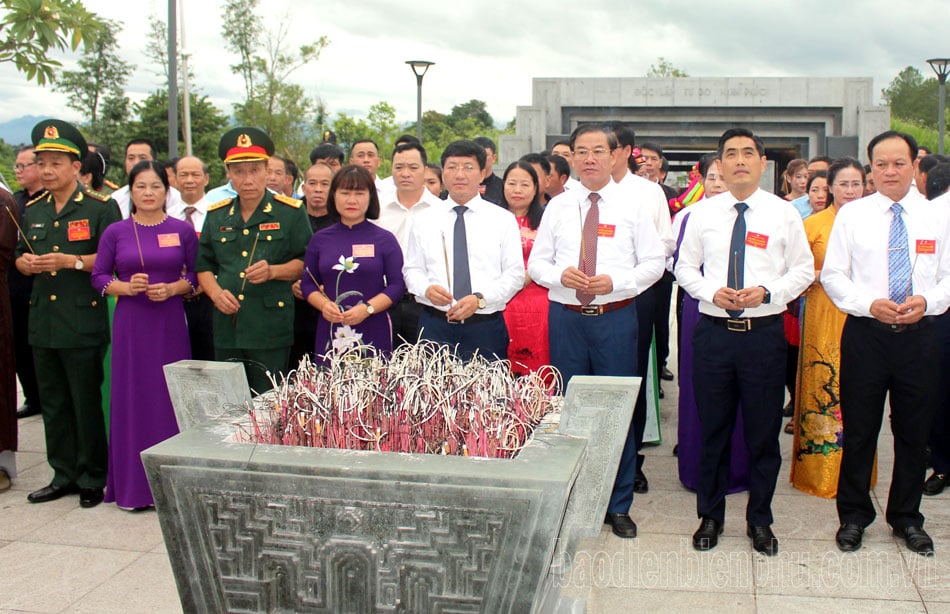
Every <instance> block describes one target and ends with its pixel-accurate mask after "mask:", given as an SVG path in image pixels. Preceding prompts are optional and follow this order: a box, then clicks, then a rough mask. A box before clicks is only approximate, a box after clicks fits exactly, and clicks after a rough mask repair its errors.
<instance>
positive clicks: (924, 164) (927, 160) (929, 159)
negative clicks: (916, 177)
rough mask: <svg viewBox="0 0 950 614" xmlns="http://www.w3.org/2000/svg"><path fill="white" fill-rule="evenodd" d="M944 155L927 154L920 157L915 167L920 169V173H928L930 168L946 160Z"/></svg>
mask: <svg viewBox="0 0 950 614" xmlns="http://www.w3.org/2000/svg"><path fill="white" fill-rule="evenodd" d="M947 161H948V160H947V157H946V156H941V155H940V154H928V155H926V156H924V157H923V158H921V159H920V162H918V163H917V168H918V169H920V172H921V173H929V172H930V169H932V168H933V167H935V166H937V165H938V164H942V163H944V162H947Z"/></svg>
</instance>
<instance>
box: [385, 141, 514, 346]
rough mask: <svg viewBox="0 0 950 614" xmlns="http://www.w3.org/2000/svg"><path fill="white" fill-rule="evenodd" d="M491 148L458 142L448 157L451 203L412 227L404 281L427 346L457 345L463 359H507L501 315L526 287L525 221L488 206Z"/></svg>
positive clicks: (444, 176)
mask: <svg viewBox="0 0 950 614" xmlns="http://www.w3.org/2000/svg"><path fill="white" fill-rule="evenodd" d="M484 171H485V149H484V148H483V147H481V146H479V145H477V144H475V143H473V142H472V141H464V140H463V141H454V142H452V143H450V144H449V145H448V147H446V148H445V151H443V152H442V179H443V183H444V185H445V189H446V190H447V191H448V199H447V200H446V201H444V202H442V203H441V204H439V205H436V206H432V207H430V208H429V209H428V210H426V211H423V212H422V213H421V214H420V215H418V216H416V218H415V219H414V220H413V224H412V228H411V229H410V231H409V247H408V249H407V250H406V262H405V265H404V266H403V277H405V280H406V286H407V287H408V289H409V292H411V293H412V294H414V295H416V300H417V301H419V302H420V303H421V304H422V313H421V314H420V316H419V328H420V329H422V334H421V336H422V338H423V339H432V340H434V341H438V342H440V343H444V344H447V345H449V346H453V347H455V348H456V349H457V352H458V354H459V356H461V357H462V358H463V359H469V358H470V357H471V356H472V355H473V354H474V353H475V352H478V353H479V354H481V355H482V356H488V357H491V356H493V355H494V356H497V357H498V358H507V355H508V329H507V327H506V326H505V319H504V317H503V314H502V312H503V311H504V309H505V305H506V304H507V303H508V301H510V300H511V298H512V297H513V296H514V295H515V294H516V293H517V292H518V290H520V289H521V288H522V287H523V286H524V260H523V258H522V255H521V233H520V231H519V230H518V222H517V221H516V220H515V217H514V216H513V215H512V214H511V213H510V212H509V211H507V210H505V209H502V208H501V207H498V206H497V205H493V204H492V203H489V202H487V201H484V200H482V199H481V197H480V196H479V195H478V192H479V185H480V184H481V181H482V176H483V173H484Z"/></svg>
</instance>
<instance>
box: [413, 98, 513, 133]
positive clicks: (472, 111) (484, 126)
mask: <svg viewBox="0 0 950 614" xmlns="http://www.w3.org/2000/svg"><path fill="white" fill-rule="evenodd" d="M466 119H470V120H472V122H473V123H474V125H475V126H477V129H479V130H491V129H492V128H493V127H494V123H495V121H494V120H493V119H492V116H491V114H490V113H489V112H488V110H487V109H486V108H485V102H484V101H483V100H475V99H472V100H469V101H468V102H463V103H462V104H457V105H455V106H454V107H452V111H451V112H450V113H449V116H448V117H447V118H446V123H448V125H449V126H451V127H452V128H453V129H454V130H455V131H456V132H459V131H460V130H459V128H462V122H463V121H464V120H466ZM424 125H425V124H424V123H423V126H424ZM471 125H472V124H465V126H471ZM474 136H478V135H474Z"/></svg>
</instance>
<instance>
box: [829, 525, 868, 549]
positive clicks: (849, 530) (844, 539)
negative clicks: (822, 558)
mask: <svg viewBox="0 0 950 614" xmlns="http://www.w3.org/2000/svg"><path fill="white" fill-rule="evenodd" d="M863 536H864V527H862V526H860V525H856V524H851V523H848V522H846V523H844V524H842V525H841V527H840V528H839V529H838V532H837V533H835V543H836V544H838V550H840V551H842V552H854V551H855V550H858V549H860V548H861V538H862V537H863Z"/></svg>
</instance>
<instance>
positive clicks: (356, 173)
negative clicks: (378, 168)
mask: <svg viewBox="0 0 950 614" xmlns="http://www.w3.org/2000/svg"><path fill="white" fill-rule="evenodd" d="M337 190H368V191H369V207H367V208H366V219H368V220H376V219H379V194H377V193H376V178H375V177H373V176H372V175H370V174H369V171H368V170H366V169H365V168H363V167H362V166H357V165H356V164H347V165H346V166H344V167H343V168H341V169H340V171H339V172H338V173H337V174H336V175H334V176H333V181H332V182H331V183H330V194H329V195H328V196H327V214H328V215H329V216H330V219H331V220H333V221H335V222H339V221H340V212H339V211H337V208H336V191H337Z"/></svg>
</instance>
